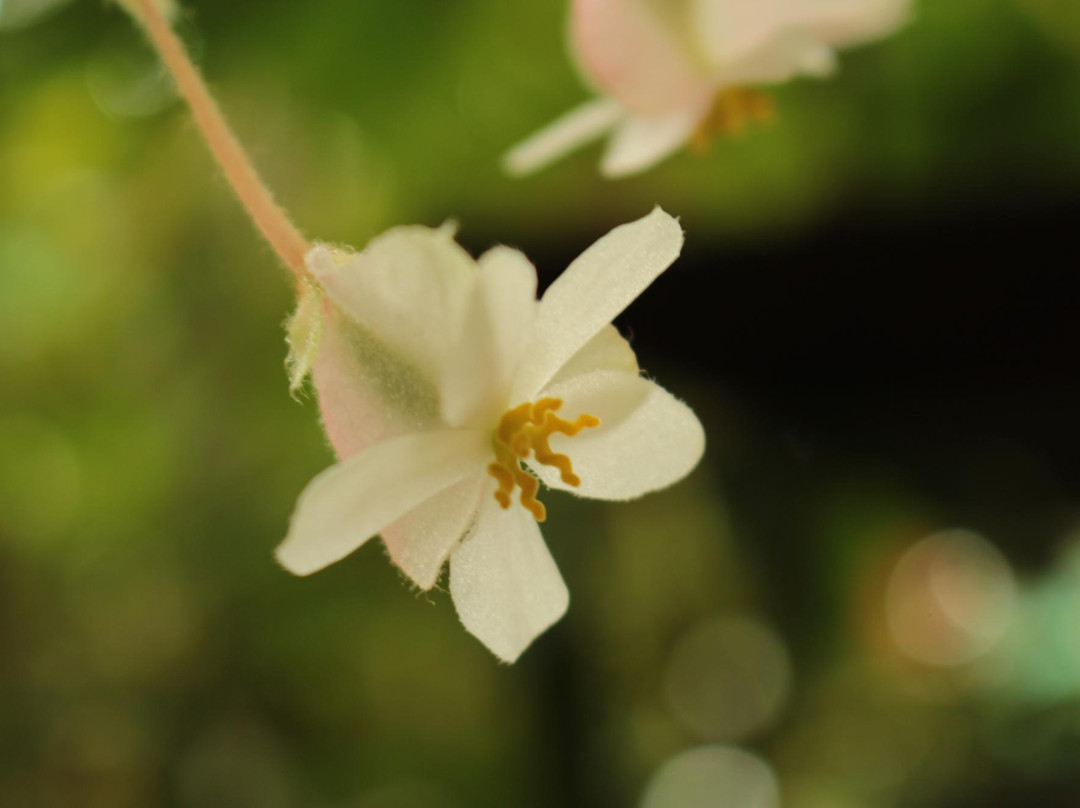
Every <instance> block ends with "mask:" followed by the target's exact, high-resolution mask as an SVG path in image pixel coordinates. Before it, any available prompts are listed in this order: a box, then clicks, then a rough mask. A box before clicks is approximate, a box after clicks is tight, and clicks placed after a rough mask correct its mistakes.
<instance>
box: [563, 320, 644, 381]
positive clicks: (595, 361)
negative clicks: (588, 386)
mask: <svg viewBox="0 0 1080 808" xmlns="http://www.w3.org/2000/svg"><path fill="white" fill-rule="evenodd" d="M597 370H617V371H619V372H620V373H629V374H631V375H632V376H637V375H638V373H639V372H640V368H638V362H637V356H636V355H635V354H634V349H633V348H631V347H630V343H629V342H627V341H626V340H625V339H623V337H622V336H621V335H620V334H619V329H617V328H616V327H615V326H613V325H608V326H604V327H603V328H602V329H601V330H600V332H599V333H598V334H597V335H596V336H595V337H593V338H592V339H591V340H589V341H588V342H586V343H585V345H584V347H582V349H581V350H580V351H578V352H577V353H576V354H574V355H573V356H572V357H570V361H568V362H567V363H566V364H565V365H563V366H562V368H561V369H560V370H559V372H558V373H556V374H555V376H554V377H553V378H552V380H551V382H550V383H549V384H551V385H555V384H559V383H560V382H564V381H566V380H567V379H572V378H574V377H575V376H580V375H581V374H582V373H593V372H595V371H597Z"/></svg>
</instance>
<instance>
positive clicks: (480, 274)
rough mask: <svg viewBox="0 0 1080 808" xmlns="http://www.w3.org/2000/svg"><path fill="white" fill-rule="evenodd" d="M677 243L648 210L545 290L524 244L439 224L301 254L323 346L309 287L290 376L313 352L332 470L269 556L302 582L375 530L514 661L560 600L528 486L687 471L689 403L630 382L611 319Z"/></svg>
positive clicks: (563, 604)
mask: <svg viewBox="0 0 1080 808" xmlns="http://www.w3.org/2000/svg"><path fill="white" fill-rule="evenodd" d="M682 241H683V234H682V230H681V229H680V227H679V225H678V223H677V222H676V221H675V220H674V219H673V218H672V217H670V216H669V215H667V214H666V213H664V212H663V211H662V210H660V209H659V208H657V209H656V210H654V211H653V212H652V213H651V214H650V215H648V216H646V217H645V218H643V219H640V220H638V221H636V222H633V223H631V224H628V225H624V226H622V227H619V228H616V229H615V230H613V231H612V232H611V233H609V234H608V235H606V236H605V237H603V238H602V239H600V240H599V241H598V242H596V244H594V245H593V246H592V247H590V248H589V249H588V250H586V251H585V252H584V253H583V254H582V255H581V256H580V257H579V258H578V259H577V260H575V261H574V262H573V263H572V264H571V265H570V267H569V268H567V270H566V271H565V272H564V273H563V274H562V276H561V277H560V278H558V279H557V280H556V281H555V282H554V283H553V284H552V285H551V287H550V288H549V289H548V290H547V292H546V293H545V294H544V296H543V299H542V300H539V301H537V300H536V271H535V270H534V268H533V266H532V265H531V264H530V263H529V261H528V259H526V258H525V256H524V255H522V254H521V253H520V252H517V251H515V250H512V249H509V248H506V247H496V248H495V249H493V250H491V251H489V252H488V253H486V254H485V255H484V256H482V257H481V258H480V259H479V261H474V260H473V259H472V258H470V257H469V256H468V255H467V254H466V253H465V252H464V251H463V250H462V249H461V248H460V247H459V246H458V245H457V244H456V243H455V242H454V240H453V233H452V232H451V231H450V230H448V229H446V228H444V229H442V230H429V229H427V228H422V227H403V228H396V229H394V230H391V231H390V232H388V233H386V234H385V235H383V236H381V237H379V238H377V239H375V240H374V241H373V242H372V243H371V244H370V245H369V246H368V247H367V249H365V250H364V251H363V252H362V253H359V254H356V255H351V256H349V255H343V254H341V253H337V252H335V251H334V250H331V249H330V248H327V247H322V246H319V247H316V248H314V249H313V250H312V251H311V253H310V254H309V256H308V265H309V267H310V269H311V272H312V274H313V275H314V277H315V278H316V279H317V280H318V283H319V284H321V286H322V289H323V290H325V294H326V298H327V299H326V300H325V301H324V303H323V306H322V314H323V317H322V324H321V326H320V327H319V328H320V329H321V338H320V336H319V334H317V333H315V334H314V337H313V339H314V341H315V342H317V343H318V347H317V350H316V351H315V352H314V353H313V352H312V351H310V350H309V346H310V345H311V344H312V338H311V335H312V333H314V332H313V331H312V329H314V328H315V326H314V325H313V324H312V323H313V320H315V319H317V318H313V317H312V316H311V311H312V305H313V304H312V302H311V301H312V300H317V296H318V295H319V292H318V291H317V290H314V289H312V290H309V292H307V293H305V298H306V299H305V300H302V301H301V305H300V307H299V309H298V315H297V318H296V320H295V321H294V323H293V325H292V327H291V328H290V341H291V342H292V344H293V346H294V354H295V356H294V365H293V371H294V375H295V373H296V372H297V371H298V372H299V373H301V374H302V373H303V372H305V371H306V368H307V365H308V364H309V359H310V357H311V356H312V355H314V361H313V365H312V373H313V378H314V382H315V385H316V388H317V390H318V392H319V397H320V406H321V409H322V412H323V418H324V423H325V426H326V430H327V434H328V436H329V437H330V440H331V442H332V443H333V445H334V448H335V449H336V450H337V452H338V454H339V456H340V457H341V458H342V462H340V463H338V464H337V465H335V466H333V467H331V468H329V469H327V470H326V471H324V472H323V473H322V474H320V475H319V476H317V477H316V478H315V479H314V480H312V482H311V483H310V484H309V485H308V487H307V489H306V490H305V491H304V492H303V494H302V495H301V496H300V500H299V502H298V504H297V507H296V511H295V513H294V515H293V519H292V523H291V525H290V528H289V533H288V536H287V538H286V539H285V541H284V542H283V543H282V545H281V546H280V547H279V548H278V550H277V557H278V559H279V561H280V562H281V563H282V565H284V566H285V567H286V568H287V569H288V570H290V571H291V572H294V573H296V574H298V575H307V574H309V573H313V572H315V571H317V570H319V569H322V568H323V567H325V566H327V565H328V564H331V563H333V562H335V561H337V560H339V559H341V558H343V557H344V556H346V555H348V554H349V553H351V552H352V551H353V550H355V549H356V548H358V547H359V546H360V545H362V544H364V543H365V542H366V541H367V540H368V539H370V538H372V537H373V536H375V535H376V534H381V535H382V537H383V541H384V542H385V544H386V547H387V549H388V551H389V554H390V557H391V559H392V560H393V561H394V563H395V564H397V566H398V567H399V568H400V569H401V570H402V571H403V572H404V573H405V574H406V575H407V576H408V577H409V578H410V579H411V580H412V581H413V582H415V583H416V585H417V586H419V587H421V588H422V589H428V588H430V587H432V586H434V585H435V583H436V581H437V579H438V577H439V572H440V570H441V568H442V565H443V563H444V562H445V561H446V560H447V559H449V561H450V593H451V596H452V598H453V601H454V605H455V607H456V608H457V611H458V614H459V615H460V617H461V620H462V622H463V623H464V624H465V627H466V629H468V631H470V632H471V633H472V634H474V635H475V636H476V637H477V638H479V639H480V640H481V642H483V643H484V644H485V645H486V646H487V647H488V648H490V649H491V651H492V652H494V653H495V655H496V656H498V657H499V658H500V659H502V660H505V661H507V662H512V661H514V660H515V659H517V657H518V656H519V655H520V654H521V652H522V651H524V650H525V648H526V647H527V646H528V645H529V643H530V642H532V640H533V639H534V638H535V637H536V636H537V635H538V634H540V633H541V632H542V631H544V630H545V629H546V628H547V627H548V626H550V625H551V624H552V623H554V622H555V621H556V620H558V619H559V618H560V617H561V616H562V614H563V613H564V612H565V611H566V608H567V604H568V600H569V596H568V594H567V590H566V586H565V584H564V583H563V580H562V577H561V576H560V575H559V571H558V569H557V568H556V566H555V562H554V561H553V560H552V558H551V555H550V554H549V553H548V550H547V547H546V546H545V544H544V541H543V538H542V537H541V535H540V529H539V527H538V525H537V522H538V521H543V519H544V515H545V513H544V508H543V505H541V504H540V503H539V502H538V501H537V500H536V496H535V495H536V493H537V488H538V480H537V478H539V480H540V481H543V483H544V484H546V485H547V486H549V487H551V488H558V489H563V490H572V491H574V492H575V493H577V494H579V495H581V496H585V497H593V498H597V499H605V500H627V499H632V498H634V497H638V496H641V495H642V494H645V493H647V492H650V491H655V490H657V489H660V488H664V487H666V486H668V485H671V484H672V483H674V482H676V481H677V480H679V479H681V478H682V477H683V476H685V475H686V474H687V473H689V472H690V470H691V469H693V468H694V466H695V465H696V464H697V462H698V460H699V458H700V457H701V454H702V451H703V450H704V432H703V430H702V428H701V425H700V423H699V422H698V420H697V418H696V417H695V416H694V414H693V412H691V410H690V409H689V408H688V407H687V406H686V405H684V404H682V403H681V402H679V401H678V400H676V399H675V398H674V397H673V396H671V394H670V393H667V392H666V391H664V390H663V389H661V388H660V387H658V386H657V385H655V384H654V383H653V382H651V381H649V380H647V379H645V378H643V377H642V376H641V375H640V373H639V371H638V366H637V361H636V358H635V356H634V352H633V351H632V350H631V348H630V346H629V345H628V344H627V342H626V341H625V340H624V339H622V338H621V337H620V336H619V334H618V332H617V331H616V330H615V328H614V326H612V325H611V321H612V319H613V318H614V317H615V316H616V315H618V314H619V313H620V312H621V311H622V310H623V309H624V308H626V306H627V305H628V304H629V303H630V302H631V301H633V300H634V299H635V298H636V297H637V296H638V295H639V294H641V292H642V291H644V289H645V288H646V287H647V286H648V285H649V284H650V283H652V281H653V280H654V279H655V278H656V277H657V276H658V275H660V273H661V272H663V271H664V270H665V269H666V268H667V267H668V266H669V265H670V264H671V263H672V262H673V261H674V260H675V258H676V257H677V256H678V254H679V251H680V249H681V247H682ZM312 295H314V296H315V297H312ZM298 323H299V324H298ZM305 323H306V325H304V324H305ZM305 357H307V358H305ZM298 369H299V370H298ZM522 465H524V468H522ZM526 469H528V471H526ZM530 471H531V472H532V473H531V474H530V473H529V472H530ZM533 475H535V476H533Z"/></svg>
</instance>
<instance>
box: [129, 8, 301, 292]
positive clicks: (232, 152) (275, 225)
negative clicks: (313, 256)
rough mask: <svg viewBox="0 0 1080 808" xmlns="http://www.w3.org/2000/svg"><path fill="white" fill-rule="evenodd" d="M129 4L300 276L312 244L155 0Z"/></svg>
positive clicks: (251, 210)
mask: <svg viewBox="0 0 1080 808" xmlns="http://www.w3.org/2000/svg"><path fill="white" fill-rule="evenodd" d="M133 4H134V6H135V8H136V9H137V10H138V12H139V13H138V14H136V15H134V16H135V17H136V19H137V20H138V21H139V22H140V23H141V24H142V27H143V29H144V30H145V31H146V34H147V36H148V37H149V39H150V42H151V43H152V44H153V46H154V48H155V49H156V50H157V52H158V55H159V56H160V57H161V61H162V62H164V64H165V67H166V68H167V69H168V70H169V72H170V73H171V74H172V77H173V79H174V80H175V81H176V85H177V87H178V88H179V89H180V94H181V95H183V96H184V100H185V101H187V103H188V106H189V107H191V112H192V115H193V116H194V118H195V123H196V124H197V125H198V127H199V130H200V131H201V132H202V135H203V138H204V139H205V140H206V145H207V146H208V147H209V148H210V152H211V153H212V154H213V155H214V159H215V160H216V161H217V163H218V165H220V166H221V170H222V171H224V172H225V177H226V179H228V181H229V185H231V186H232V189H233V191H235V192H236V195H237V196H238V197H239V198H240V202H241V204H242V205H243V206H244V208H245V210H247V212H248V214H249V215H250V216H251V218H252V220H253V221H254V222H255V226H256V227H258V228H259V231H260V232H261V233H262V234H263V236H265V237H266V240H267V241H269V242H270V246H272V247H273V248H274V251H275V252H276V253H277V254H278V256H279V257H280V258H281V260H282V261H284V262H285V265H286V266H287V267H288V268H289V270H290V271H291V272H292V273H293V274H294V275H295V276H296V277H297V279H301V278H303V277H304V276H305V275H306V274H307V269H306V268H305V266H304V255H305V254H306V253H307V251H308V249H309V248H310V245H309V244H308V242H307V240H306V239H305V238H304V237H303V235H301V233H300V231H299V230H297V229H296V227H295V225H293V223H292V222H291V221H290V220H289V217H288V216H287V215H286V214H285V211H283V210H282V209H281V208H280V207H278V205H277V203H275V202H274V198H273V196H272V195H271V193H270V191H269V189H267V187H266V185H265V184H263V181H262V180H261V179H260V178H259V174H258V172H257V171H256V170H255V167H254V166H253V165H252V163H251V159H250V158H249V157H248V155H247V153H246V152H245V151H244V148H243V147H242V146H241V145H240V141H238V140H237V139H236V135H234V134H233V132H232V130H231V129H230V128H229V124H228V123H227V122H226V121H225V118H224V116H223V115H222V114H221V110H220V109H218V106H217V103H216V102H215V101H214V98H213V96H211V95H210V91H209V90H208V89H207V87H206V83H205V82H204V81H203V79H202V76H201V75H199V71H198V69H197V68H196V67H195V65H194V64H192V62H191V58H190V57H189V56H188V54H187V51H186V50H185V48H184V44H183V42H181V40H180V37H178V36H177V35H176V33H175V32H174V31H173V29H172V26H171V25H170V24H169V22H168V20H166V19H165V15H164V14H163V13H162V11H161V9H160V8H159V6H158V4H157V3H156V2H155V1H154V0H133Z"/></svg>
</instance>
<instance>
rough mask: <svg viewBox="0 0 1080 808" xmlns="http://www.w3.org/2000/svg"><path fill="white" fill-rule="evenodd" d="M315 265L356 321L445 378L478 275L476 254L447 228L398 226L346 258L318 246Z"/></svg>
mask: <svg viewBox="0 0 1080 808" xmlns="http://www.w3.org/2000/svg"><path fill="white" fill-rule="evenodd" d="M308 266H309V268H310V269H311V271H312V272H313V273H314V275H315V277H316V278H317V279H318V280H319V282H320V283H322V285H323V287H324V288H325V289H326V292H327V294H329V295H330V297H331V298H332V299H333V301H334V302H335V303H336V304H337V305H338V306H339V307H340V308H341V309H342V310H343V311H344V312H345V313H346V314H347V315H348V316H349V317H350V318H351V319H353V320H354V321H356V322H357V323H358V324H359V325H361V326H362V327H364V328H365V329H367V330H369V331H370V332H371V334H372V335H373V336H374V337H375V338H376V339H378V340H379V341H380V342H382V343H383V344H385V345H387V346H389V347H390V348H391V349H392V350H393V351H395V352H396V353H398V354H399V355H400V356H401V357H402V359H403V360H405V361H406V362H409V363H411V364H413V365H414V366H415V368H416V369H417V370H418V371H419V372H421V373H424V374H427V375H429V376H431V377H433V378H438V377H439V375H440V374H441V372H442V367H443V362H444V360H445V357H446V353H447V351H448V349H449V346H450V344H451V342H452V341H453V340H454V339H455V338H456V336H457V333H458V329H459V327H460V322H461V317H462V313H463V311H464V308H465V303H466V301H467V299H468V296H469V293H470V290H471V289H472V284H473V282H474V281H475V277H476V262H475V261H473V260H472V258H471V257H470V256H469V254H468V253H466V252H465V251H464V250H463V249H461V247H459V246H458V245H457V243H456V242H455V241H454V239H453V233H452V231H450V230H448V229H446V228H442V229H438V230H433V229H430V228H427V227H416V226H410V227H395V228H393V229H392V230H389V231H387V232H386V233H384V234H383V235H381V236H378V237H377V238H375V239H373V240H372V241H371V243H370V244H369V245H368V246H367V248H366V249H365V250H364V251H363V252H361V253H357V254H355V255H352V256H350V257H349V258H348V259H347V260H346V261H344V262H340V261H338V260H336V259H335V256H334V254H333V252H332V251H331V250H330V249H329V248H326V247H322V246H318V247H316V248H314V249H312V250H311V252H310V253H308Z"/></svg>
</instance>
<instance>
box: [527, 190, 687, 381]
mask: <svg viewBox="0 0 1080 808" xmlns="http://www.w3.org/2000/svg"><path fill="white" fill-rule="evenodd" d="M682 244H683V232H682V228H681V227H679V223H678V222H677V221H676V220H675V219H673V218H672V217H671V216H669V215H668V214H666V213H664V211H662V210H661V209H660V208H655V209H654V210H653V212H652V213H650V214H649V215H648V216H645V217H644V218H642V219H638V220H637V221H636V222H631V223H630V224H625V225H622V226H621V227H616V228H615V229H614V230H612V231H611V232H610V233H608V234H607V235H606V236H604V237H603V238H601V239H600V240H599V241H597V242H596V243H595V244H593V245H592V246H591V247H589V249H587V250H586V251H585V252H584V253H582V254H581V255H580V256H579V257H578V258H577V260H575V261H574V262H573V263H572V264H571V265H570V266H569V267H567V269H566V271H565V272H563V274H562V275H561V276H560V277H559V278H558V279H557V280H556V281H555V282H554V283H553V284H551V286H550V287H549V288H548V290H547V292H545V293H544V297H543V298H542V299H541V301H540V308H539V311H538V313H537V317H536V323H535V325H534V327H533V334H532V338H531V339H530V341H529V347H528V348H527V349H526V351H525V356H524V358H523V359H522V363H521V367H520V368H519V370H518V375H517V378H516V379H515V380H514V387H513V395H512V396H511V398H512V400H514V401H531V400H533V398H534V397H535V393H536V392H537V391H538V390H539V389H540V388H541V387H543V386H544V385H545V384H547V382H548V380H550V379H551V378H552V377H553V376H554V375H555V374H556V373H558V372H559V369H560V368H561V367H562V366H563V365H564V364H566V362H568V361H569V360H570V358H571V357H572V356H573V355H574V354H575V353H577V352H578V351H579V350H580V349H581V348H582V347H583V346H584V345H585V344H586V343H588V341H589V340H591V339H592V338H593V337H594V336H596V334H597V333H598V332H599V331H600V330H601V329H603V328H604V326H606V325H608V324H609V323H611V321H612V320H613V319H615V317H616V316H617V315H618V314H619V313H620V312H622V310H623V309H625V308H626V307H627V306H628V305H630V303H631V302H632V301H633V300H634V299H635V298H636V297H637V296H638V295H640V294H641V293H642V292H643V291H645V288H646V287H648V285H649V284H650V283H652V282H653V281H654V280H655V279H656V278H657V276H658V275H660V273H661V272H663V271H664V270H665V269H667V268H668V267H669V266H671V263H672V262H673V261H674V260H675V259H676V258H677V257H678V256H679V252H680V250H681V249H682Z"/></svg>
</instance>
